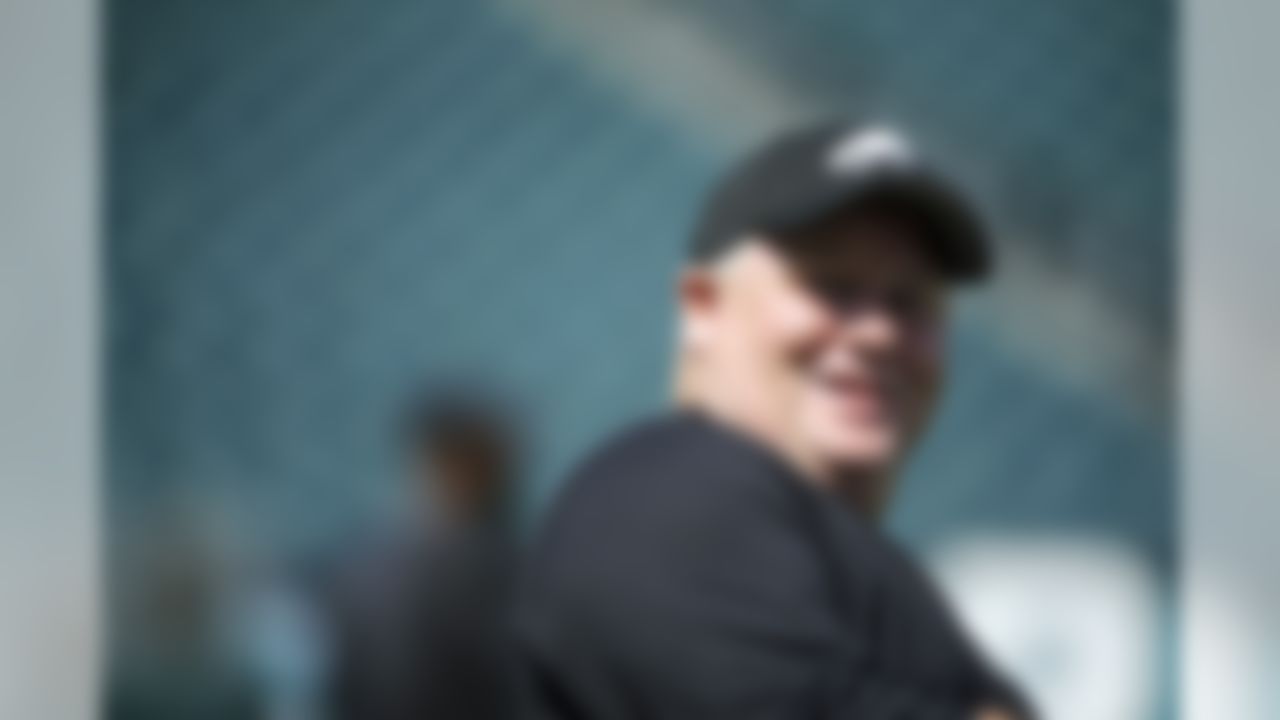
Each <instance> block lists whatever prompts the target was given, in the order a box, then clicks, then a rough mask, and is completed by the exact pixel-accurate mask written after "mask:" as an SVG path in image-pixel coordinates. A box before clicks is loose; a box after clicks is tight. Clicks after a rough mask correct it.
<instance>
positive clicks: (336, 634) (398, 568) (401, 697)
mask: <svg viewBox="0 0 1280 720" xmlns="http://www.w3.org/2000/svg"><path fill="white" fill-rule="evenodd" d="M403 446H404V450H405V453H406V456H407V459H408V463H407V464H408V476H409V483H410V488H409V489H410V495H411V500H410V503H409V505H408V507H407V508H406V509H408V510H409V512H408V513H407V514H406V516H405V517H404V518H403V519H402V522H400V523H399V524H398V525H396V526H395V527H393V528H390V529H389V531H388V532H386V533H384V534H383V536H381V537H378V538H376V539H375V540H373V541H372V542H370V543H368V544H367V545H365V546H363V547H360V548H358V549H357V550H356V551H355V552H354V553H352V554H351V555H350V556H349V557H347V558H345V561H344V562H343V563H342V564H341V567H340V568H339V570H338V572H337V575H336V577H335V578H334V579H333V580H334V584H333V586H332V588H331V590H330V599H329V603H328V604H329V610H330V612H331V617H332V633H331V637H332V651H333V656H332V676H331V683H330V686H331V691H330V693H329V694H330V697H331V707H332V714H333V716H334V717H336V718H349V719H351V720H392V719H398V718H414V719H421V718H476V719H477V720H483V719H484V718H506V717H510V715H511V711H510V706H509V705H508V704H507V703H508V700H509V694H508V693H507V692H506V687H507V685H506V675H505V668H506V661H505V658H506V653H505V643H504V632H503V619H504V617H505V615H504V614H505V612H506V608H507V606H506V598H507V596H508V593H507V578H508V574H509V570H510V567H509V563H510V559H511V558H510V553H509V546H508V542H507V541H508V537H507V533H508V528H507V526H506V512H505V511H506V506H507V496H508V491H509V489H510V483H511V480H512V477H513V472H514V469H515V467H516V438H515V435H514V431H513V428H512V425H511V418H510V416H509V415H507V414H506V412H505V411H504V410H503V408H501V407H500V406H499V405H498V404H496V403H493V402H492V401H490V400H489V399H487V397H484V396H482V395H480V394H477V393H472V392H467V391H459V390H445V391H439V392H430V393H427V394H425V395H424V396H422V398H421V399H420V400H419V401H418V402H417V403H416V404H415V405H414V406H413V407H412V408H411V409H410V411H409V412H408V413H407V416H406V418H405V420H404V423H403Z"/></svg>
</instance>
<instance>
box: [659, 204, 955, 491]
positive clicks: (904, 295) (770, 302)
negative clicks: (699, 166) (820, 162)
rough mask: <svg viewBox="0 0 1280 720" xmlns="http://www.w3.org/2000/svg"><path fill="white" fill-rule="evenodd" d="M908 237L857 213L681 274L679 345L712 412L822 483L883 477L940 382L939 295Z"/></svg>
mask: <svg viewBox="0 0 1280 720" xmlns="http://www.w3.org/2000/svg"><path fill="white" fill-rule="evenodd" d="M914 232H916V230H915V229H914V227H913V226H912V225H910V224H909V223H905V222H902V221H900V220H897V219H895V218H893V217H892V216H888V215H883V214H879V215H877V214H869V213H867V212H863V213H859V214H855V215H851V216H849V217H845V218H843V219H840V220H838V221H833V222H832V223H830V224H829V225H827V226H826V227H824V228H822V229H819V230H816V231H814V232H811V233H808V234H807V235H806V236H805V237H802V238H795V239H793V240H792V241H789V242H788V243H787V245H786V247H785V248H783V247H780V246H779V245H778V244H775V243H769V242H764V241H759V240H755V241H750V242H745V243H742V244H741V245H740V246H738V247H737V248H736V249H735V250H734V251H732V252H731V253H730V254H729V255H728V256H726V257H725V258H723V259H722V260H721V261H719V262H717V263H716V264H715V265H713V266H709V267H705V268H697V269H693V270H691V271H689V273H688V274H687V275H686V277H685V278H684V279H683V283H682V287H681V305H682V312H683V314H684V320H685V326H684V327H685V331H686V342H687V347H689V348H690V350H691V352H692V353H693V354H694V356H695V360H694V361H695V362H696V363H697V364H698V368H699V373H700V375H699V377H700V380H699V382H700V383H701V385H702V388H701V389H700V390H699V395H701V396H702V397H703V399H704V401H705V403H706V404H708V405H710V406H711V408H710V409H712V410H714V411H715V412H717V413H719V414H721V415H723V416H727V419H728V420H730V421H732V422H734V423H736V424H739V425H740V426H742V427H744V428H745V429H747V430H749V431H751V432H752V433H753V434H755V435H757V436H758V437H760V438H761V439H763V440H764V441H765V442H767V443H769V444H771V445H772V446H774V447H775V449H778V450H781V451H782V452H784V453H785V454H787V455H788V456H789V457H791V458H792V459H794V460H798V461H799V462H800V463H801V464H802V465H804V466H807V467H809V468H810V469H813V470H816V471H817V473H818V474H819V475H826V476H830V475H832V474H833V473H835V474H847V473H849V472H854V473H865V474H870V475H885V474H888V473H887V471H890V470H892V468H893V467H894V466H895V465H896V463H897V462H898V460H899V459H900V458H901V456H902V454H903V453H904V452H905V450H906V449H907V448H908V447H909V446H910V444H911V442H912V440H914V439H915V438H916V436H917V435H918V434H919V432H920V431H921V430H922V429H923V427H924V424H925V422H926V421H927V420H928V417H929V415H930V412H931V410H932V407H933V405H934V399H935V396H936V394H937V390H938V387H939V385H940V380H941V370H942V360H943V334H944V323H945V317H944V310H945V308H944V301H945V297H944V296H945V290H946V286H945V282H944V279H943V278H942V277H941V275H940V274H939V272H938V270H937V269H936V267H935V266H934V264H933V263H932V262H930V260H929V259H928V257H927V256H926V254H925V253H924V251H923V250H922V249H921V243H920V242H919V239H918V238H916V237H914V236H913V235H912V233H914Z"/></svg>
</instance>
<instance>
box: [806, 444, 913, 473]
mask: <svg viewBox="0 0 1280 720" xmlns="http://www.w3.org/2000/svg"><path fill="white" fill-rule="evenodd" d="M818 455H819V457H821V458H822V461H823V464H824V465H826V466H827V467H829V468H830V469H831V470H833V471H836V472H837V473H839V474H848V473H853V474H869V475H879V474H882V473H885V472H888V471H889V470H890V469H891V468H892V467H893V466H894V464H895V463H896V461H897V458H898V455H899V447H898V443H896V442H894V441H892V440H890V439H888V438H884V439H880V438H858V439H853V440H844V441H841V442H831V443H824V444H823V446H822V447H821V448H820V449H819V453H818Z"/></svg>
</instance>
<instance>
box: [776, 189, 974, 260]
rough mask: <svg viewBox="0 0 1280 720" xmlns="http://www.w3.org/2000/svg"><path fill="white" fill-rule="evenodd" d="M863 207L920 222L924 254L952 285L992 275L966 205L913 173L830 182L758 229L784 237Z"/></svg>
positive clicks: (955, 195)
mask: <svg viewBox="0 0 1280 720" xmlns="http://www.w3.org/2000/svg"><path fill="white" fill-rule="evenodd" d="M861 207H875V208H877V209H881V210H888V211H890V212H893V213H895V214H896V213H899V212H900V213H902V214H903V215H904V216H905V217H908V218H910V219H911V220H912V221H913V222H917V223H921V224H922V230H923V232H922V233H921V235H922V239H923V241H924V242H925V243H926V249H927V250H928V251H929V252H930V254H931V255H932V257H933V258H934V259H935V260H937V262H938V266H939V267H940V268H941V269H942V271H943V272H944V274H945V275H946V276H947V277H948V278H949V279H950V280H952V281H954V282H959V283H966V282H973V281H977V280H981V279H982V278H984V277H986V276H987V275H989V274H990V273H991V270H992V265H993V258H992V252H991V249H990V240H989V238H988V237H987V232H986V229H985V228H984V227H983V225H982V222H981V220H980V219H979V218H978V216H977V215H976V214H975V213H974V212H973V210H971V209H970V206H969V204H968V202H966V201H965V199H964V198H962V197H960V196H959V194H958V193H956V192H955V191H954V190H953V189H952V188H951V187H950V186H948V185H947V184H946V183H944V182H942V181H941V180H940V179H938V178H935V177H933V176H931V175H927V174H924V173H920V172H915V171H913V172H906V173H897V174H891V173H885V174H878V175H876V176H872V177H853V178H848V179H845V180H843V181H841V182H831V183H828V184H827V186H826V187H825V188H824V189H823V190H822V191H821V192H816V193H813V194H811V195H810V196H809V198H808V202H805V203H801V204H798V205H795V206H793V207H791V208H789V209H788V210H787V212H785V213H780V214H779V215H778V216H777V217H775V218H773V219H772V220H771V221H770V222H768V223H767V224H766V226H764V227H762V228H761V229H762V230H765V231H767V232H770V233H773V234H778V235H780V236H785V235H789V234H793V233H796V232H801V231H803V230H805V229H809V228H813V227H816V226H819V225H821V224H822V223H823V222H825V221H828V220H831V219H833V218H835V217H837V216H840V215H843V214H845V213H848V212H854V211H856V210H857V209H858V208H861Z"/></svg>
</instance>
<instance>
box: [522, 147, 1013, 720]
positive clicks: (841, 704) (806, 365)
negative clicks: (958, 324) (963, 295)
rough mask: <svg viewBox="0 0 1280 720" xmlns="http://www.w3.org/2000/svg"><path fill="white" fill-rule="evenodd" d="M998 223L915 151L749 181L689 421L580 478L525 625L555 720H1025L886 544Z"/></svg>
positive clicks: (835, 158)
mask: <svg viewBox="0 0 1280 720" xmlns="http://www.w3.org/2000/svg"><path fill="white" fill-rule="evenodd" d="M989 264H990V259H989V249H988V246H987V242H986V240H985V237H984V235H983V233H982V231H981V228H980V226H979V224H978V222H977V220H976V218H975V217H974V214H973V213H972V212H971V211H970V210H969V209H968V206H967V205H966V204H965V203H964V202H963V201H962V200H961V198H960V197H959V196H958V195H957V194H956V192H955V191H954V190H953V189H952V188H951V187H950V186H949V185H948V184H947V183H946V182H945V181H943V180H942V179H941V178H940V177H939V176H937V175H935V174H934V173H933V172H932V171H930V170H929V169H928V168H927V167H926V166H925V165H924V164H922V162H921V161H920V159H919V158H918V157H917V155H916V153H915V151H914V150H913V149H912V148H911V147H910V146H908V145H907V143H906V142H905V141H904V140H903V139H902V137H901V136H900V135H898V134H896V133H894V132H893V131H891V130H888V129H884V128H875V127H869V128H856V127H849V126H845V125H826V126H822V127H817V128H810V129H805V130H802V131H799V132H795V133H792V134H789V135H786V136H784V137H782V138H780V139H778V140H776V141H774V142H773V143H771V144H769V145H767V146H766V147H765V148H764V149H763V150H761V151H760V152H758V153H757V154H755V155H754V156H752V157H750V158H748V159H747V160H746V161H745V162H744V163H743V164H742V165H741V166H739V167H738V168H737V169H736V170H734V171H733V172H732V173H731V174H730V176H729V177H728V179H727V180H725V181H724V183H723V185H722V186H721V187H720V188H719V189H718V190H717V191H716V192H715V194H714V195H713V196H712V198H711V200H710V202H709V203H708V205H707V208H706V210H705V213H704V217H703V219H702V222H701V225H700V227H699V228H698V230H697V232H696V233H695V235H694V239H693V243H692V247H691V252H690V259H689V262H688V265H687V267H686V268H685V271H684V273H683V275H682V276H681V278H680V281H679V285H678V291H677V292H678V306H679V312H680V324H679V336H678V359H677V368H676V373H675V374H676V386H677V387H676V395H677V402H678V406H679V407H678V409H677V410H676V411H675V412H673V413H671V414H670V415H668V416H667V417H663V418H659V419H657V420H655V421H652V422H650V423H648V424H645V425H643V426H642V427H640V428H637V429H634V430H632V431H630V432H629V433H626V434H624V435H623V436H622V437H621V438H619V439H616V440H614V441H612V442H611V443H609V444H608V446H607V447H606V448H604V449H603V450H602V451H601V452H599V453H597V454H596V455H595V456H594V457H593V458H592V459H591V460H589V461H588V462H587V463H586V464H585V465H584V466H583V467H582V469H580V470H579V471H578V473H577V474H576V476H575V477H574V478H572V480H571V482H570V484H569V486H568V488H567V490H566V491H565V493H564V495H563V497H562V499H561V502H560V505H559V507H558V508H556V510H555V512H554V513H553V515H552V517H551V519H550V521H549V523H548V527H547V528H546V531H545V535H544V537H543V538H542V539H541V543H540V545H539V546H538V548H537V550H536V552H535V553H534V556H533V558H532V559H531V566H530V567H529V568H528V571H529V572H528V582H527V587H526V588H525V590H524V597H523V599H522V602H521V608H520V613H519V618H518V627H519V631H520V634H521V643H522V653H523V662H524V666H525V669H526V670H527V679H528V681H529V691H530V701H531V704H532V705H533V706H534V709H535V713H536V714H537V715H538V716H540V717H551V718H583V719H589V720H598V719H605V718H607V719H613V718H739V719H741V718H819V717H821V718H859V719H876V718H879V719H887V718H896V719H901V720H912V719H924V718H966V719H971V718H983V719H989V718H1026V717H1030V712H1029V710H1028V709H1027V708H1026V706H1025V705H1024V703H1023V702H1022V701H1021V700H1020V699H1019V697H1018V696H1017V694H1016V693H1015V692H1014V691H1012V690H1011V689H1010V688H1008V687H1007V686H1006V685H1005V684H1004V683H1003V682H1002V681H1001V680H1000V679H999V678H997V677H996V676H995V675H994V674H993V673H992V672H991V671H990V670H989V669H988V668H987V667H986V666H985V665H984V663H983V661H982V660H981V659H980V658H979V656H978V654H977V653H976V652H975V651H974V650H973V649H972V647H971V646H970V644H969V642H968V641H967V639H966V638H965V637H964V636H963V634H962V633H961V632H960V631H959V630H958V629H957V627H956V626H955V624H954V622H953V621H952V619H951V618H950V616H949V614H948V611H947V610H946V608H945V607H944V606H943V603H942V602H941V600H940V599H939V597H938V596H937V595H936V594H935V592H934V590H933V588H932V587H931V585H930V583H929V581H928V580H927V579H926V578H925V577H924V575H923V574H922V573H921V572H920V571H919V570H918V569H917V568H916V566H915V565H914V564H913V563H912V561H911V560H910V559H909V558H908V557H907V556H905V555H904V554H903V553H902V552H901V551H900V550H899V549H898V548H897V547H896V546H895V545H894V544H893V543H892V542H891V541H890V540H889V539H888V538H887V537H885V536H884V535H882V534H881V533H880V531H879V530H878V528H877V522H878V520H879V518H880V516H881V515H882V513H883V511H884V508H885V505H886V503H887V502H888V500H889V498H890V495H891V492H892V490H893V485H894V481H895V478H896V477H897V475H898V472H899V469H900V468H901V466H902V463H903V460H904V458H905V457H906V455H907V453H908V452H909V450H910V449H911V447H912V446H913V444H914V442H915V441H916V440H917V438H918V437H919V436H920V433H921V432H922V431H923V429H924V427H925V425H926V423H927V421H928V419H929V416H930V414H931V411H932V409H933V406H934V403H935V400H936V397H937V395H938V391H939V388H940V386H941V381H942V371H943V365H944V356H945V343H944V335H945V329H946V310H947V301H948V296H949V294H950V292H951V290H952V289H953V288H954V287H957V286H959V285H962V284H964V283H968V282H971V281H974V280H976V279H978V278H980V277H982V276H983V275H984V274H985V273H986V272H987V268H988V265H989Z"/></svg>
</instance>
